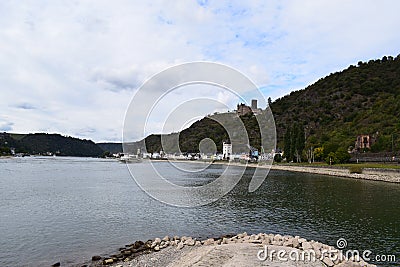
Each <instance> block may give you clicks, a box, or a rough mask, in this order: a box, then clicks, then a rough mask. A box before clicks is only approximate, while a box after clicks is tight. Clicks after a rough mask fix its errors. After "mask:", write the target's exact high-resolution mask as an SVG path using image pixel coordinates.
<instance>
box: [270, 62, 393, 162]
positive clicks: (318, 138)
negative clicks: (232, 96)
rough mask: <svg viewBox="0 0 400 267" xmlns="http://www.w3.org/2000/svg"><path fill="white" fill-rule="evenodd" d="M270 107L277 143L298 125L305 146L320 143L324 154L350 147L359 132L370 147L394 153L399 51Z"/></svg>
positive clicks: (314, 85)
mask: <svg viewBox="0 0 400 267" xmlns="http://www.w3.org/2000/svg"><path fill="white" fill-rule="evenodd" d="M271 109H272V112H273V113H274V116H275V121H276V126H277V132H278V146H279V147H282V148H283V147H284V146H285V144H284V143H285V142H284V135H285V132H286V131H287V129H288V128H289V127H290V126H291V125H294V124H298V125H300V126H301V127H302V128H304V131H305V137H306V150H307V149H308V148H310V147H314V148H315V147H320V148H323V150H324V154H325V156H326V155H327V154H328V153H330V152H335V151H337V150H338V149H339V148H340V149H342V150H343V149H344V150H347V149H348V148H350V149H351V148H353V147H354V144H355V141H356V137H357V135H359V134H367V135H371V136H372V137H373V138H374V139H376V142H375V143H374V144H373V145H372V147H371V152H391V153H393V154H394V153H396V151H398V150H399V149H400V145H399V142H400V56H397V57H396V58H393V57H386V56H385V57H383V58H382V59H378V60H370V61H369V62H359V63H358V64H357V66H350V67H348V68H347V69H345V70H343V71H341V72H336V73H333V74H331V75H329V76H327V77H325V78H322V79H320V80H318V81H317V82H316V83H314V84H312V85H310V86H308V87H307V88H305V89H303V90H299V91H294V92H292V93H290V95H287V96H285V97H282V98H280V99H277V100H276V101H274V102H273V103H272V105H271Z"/></svg>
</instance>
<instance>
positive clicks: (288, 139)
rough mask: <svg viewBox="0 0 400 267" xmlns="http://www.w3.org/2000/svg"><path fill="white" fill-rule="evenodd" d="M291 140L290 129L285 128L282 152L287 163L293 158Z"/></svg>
mask: <svg viewBox="0 0 400 267" xmlns="http://www.w3.org/2000/svg"><path fill="white" fill-rule="evenodd" d="M291 140H292V137H291V132H290V128H287V129H286V134H285V141H284V142H285V146H284V151H283V152H284V155H283V157H284V158H286V161H287V162H290V161H292V158H293V155H292V154H291V146H292V144H291Z"/></svg>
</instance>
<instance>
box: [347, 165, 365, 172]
mask: <svg viewBox="0 0 400 267" xmlns="http://www.w3.org/2000/svg"><path fill="white" fill-rule="evenodd" d="M362 170H363V169H362V168H361V167H360V166H351V167H350V168H349V172H350V173H358V174H361V173H362Z"/></svg>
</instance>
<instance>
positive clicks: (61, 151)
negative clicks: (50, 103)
mask: <svg viewBox="0 0 400 267" xmlns="http://www.w3.org/2000/svg"><path fill="white" fill-rule="evenodd" d="M10 148H14V149H15V152H16V153H28V154H46V153H48V152H49V153H51V154H56V155H60V156H77V157H98V156H101V155H102V154H103V153H104V151H103V149H101V148H100V147H99V146H97V145H96V144H95V143H94V142H93V141H91V140H82V139H78V138H74V137H66V136H62V135H60V134H46V133H35V134H27V135H19V134H9V133H0V149H2V151H7V150H9V149H10Z"/></svg>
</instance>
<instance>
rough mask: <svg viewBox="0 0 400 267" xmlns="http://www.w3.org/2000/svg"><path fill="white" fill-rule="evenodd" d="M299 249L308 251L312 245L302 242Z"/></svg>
mask: <svg viewBox="0 0 400 267" xmlns="http://www.w3.org/2000/svg"><path fill="white" fill-rule="evenodd" d="M301 248H302V249H303V250H309V249H312V248H313V247H312V245H311V244H310V242H302V243H301Z"/></svg>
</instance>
